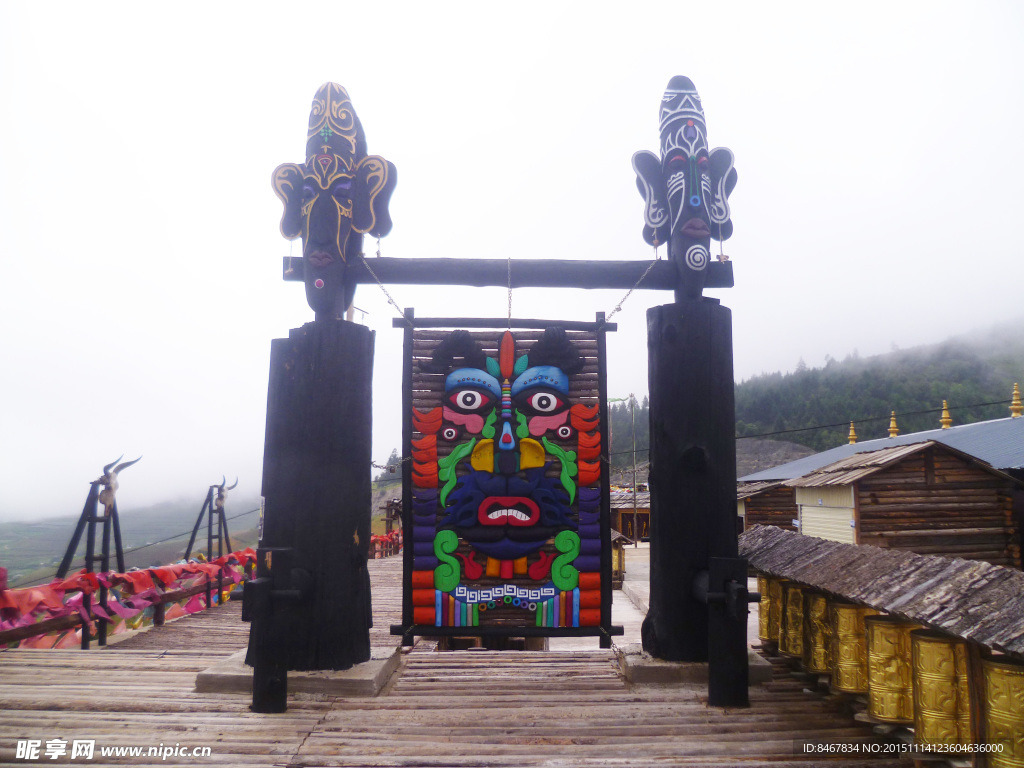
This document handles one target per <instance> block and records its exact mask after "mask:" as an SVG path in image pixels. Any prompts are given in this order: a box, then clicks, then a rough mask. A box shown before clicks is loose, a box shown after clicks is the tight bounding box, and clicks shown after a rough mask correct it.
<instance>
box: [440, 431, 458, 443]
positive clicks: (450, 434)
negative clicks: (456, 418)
mask: <svg viewBox="0 0 1024 768" xmlns="http://www.w3.org/2000/svg"><path fill="white" fill-rule="evenodd" d="M458 436H459V430H457V429H456V428H455V427H445V428H444V429H442V430H441V439H442V440H448V441H449V442H450V441H452V440H454V439H455V438H457V437H458Z"/></svg>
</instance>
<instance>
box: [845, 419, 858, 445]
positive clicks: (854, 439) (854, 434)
mask: <svg viewBox="0 0 1024 768" xmlns="http://www.w3.org/2000/svg"><path fill="white" fill-rule="evenodd" d="M847 437H848V438H849V440H850V445H853V444H854V443H856V442H857V432H856V430H854V428H853V422H852V421H851V422H850V434H849V435H848V436H847Z"/></svg>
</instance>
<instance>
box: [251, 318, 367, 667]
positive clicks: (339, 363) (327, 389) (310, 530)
mask: <svg viewBox="0 0 1024 768" xmlns="http://www.w3.org/2000/svg"><path fill="white" fill-rule="evenodd" d="M373 342H374V334H373V332H372V331H370V330H369V329H367V328H365V327H364V326H361V325H356V324H355V323H349V322H346V321H344V320H327V321H324V320H319V321H317V322H314V323H307V324H306V325H304V326H303V327H302V328H298V329H293V330H292V331H291V333H290V334H289V336H288V338H287V339H275V340H274V341H273V342H272V345H271V353H270V385H269V388H268V394H267V431H266V443H265V448H264V456H263V496H264V499H265V509H264V519H263V537H262V538H261V539H260V549H261V551H262V550H264V549H270V548H290V549H291V550H292V553H291V562H292V563H293V564H294V569H293V570H291V574H290V582H289V580H288V579H286V580H285V581H286V582H289V583H290V587H291V591H292V593H293V594H292V595H291V596H290V599H289V601H288V602H289V605H288V606H287V610H286V611H285V610H281V611H277V610H276V606H277V603H276V602H275V603H274V605H275V609H274V611H273V613H274V614H275V615H276V616H278V617H279V618H280V620H284V617H285V615H286V616H287V623H288V627H287V633H286V649H287V668H288V669H292V670H309V669H347V668H349V667H351V666H352V665H353V664H358V663H361V662H364V661H368V660H369V658H370V633H369V630H370V626H371V624H372V619H371V610H370V579H369V574H368V572H367V569H366V558H367V552H368V547H369V541H370V500H371V489H370V461H371V452H370V437H371V381H372V374H373ZM275 584H276V585H277V586H276V589H278V590H280V589H281V587H282V586H283V587H287V586H288V583H284V584H282V583H281V579H279V578H275ZM283 596H284V595H283V593H282V597H283ZM272 620H273V619H272ZM259 626H266V622H256V623H254V624H253V626H252V628H251V630H250V639H249V654H248V657H247V662H249V663H253V661H252V659H253V656H254V654H253V648H254V646H255V645H256V644H258V643H257V638H256V637H255V635H256V633H257V631H260V630H258V627H259Z"/></svg>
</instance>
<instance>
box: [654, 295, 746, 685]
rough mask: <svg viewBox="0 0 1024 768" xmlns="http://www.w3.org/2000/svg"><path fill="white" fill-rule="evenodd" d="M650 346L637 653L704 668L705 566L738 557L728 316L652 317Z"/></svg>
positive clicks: (708, 310) (717, 307) (697, 310)
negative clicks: (645, 544) (644, 550)
mask: <svg viewBox="0 0 1024 768" xmlns="http://www.w3.org/2000/svg"><path fill="white" fill-rule="evenodd" d="M647 344H648V375H649V385H650V398H651V399H650V419H651V453H650V456H651V469H650V490H651V535H650V539H651V599H650V609H649V610H648V613H647V617H646V619H644V623H643V629H642V636H643V647H644V650H645V651H647V652H648V653H649V654H650V655H651V656H654V657H656V658H659V659H665V660H667V661H707V660H708V658H709V653H708V647H709V642H708V630H709V607H708V604H707V603H706V602H705V601H706V595H707V586H706V585H707V578H708V575H707V572H708V571H709V568H710V566H711V558H735V557H736V554H737V543H736V441H735V429H736V424H735V421H736V420H735V396H734V389H733V387H734V384H733V368H732V314H731V312H730V311H729V309H728V308H726V307H723V306H722V305H721V304H719V303H718V301H717V300H714V299H708V298H703V299H698V300H694V301H684V302H680V303H677V304H668V305H665V306H660V307H653V308H651V309H649V310H647ZM744 581H745V580H744ZM701 584H703V585H704V587H703V593H702V592H701ZM716 587H717V585H715V586H713V587H712V589H715V590H716V591H717V589H716ZM743 611H744V612H745V611H746V605H745V603H744V606H743ZM744 626H745V616H744ZM740 637H741V638H742V640H741V642H742V644H743V645H742V649H741V653H742V658H743V664H744V665H745V663H746V655H745V634H744V635H740ZM745 672H746V668H745V666H744V675H743V678H744V680H743V684H744V689H743V690H744V696H745V692H746V680H745V678H746V674H745ZM713 674H714V672H713V671H712V675H713Z"/></svg>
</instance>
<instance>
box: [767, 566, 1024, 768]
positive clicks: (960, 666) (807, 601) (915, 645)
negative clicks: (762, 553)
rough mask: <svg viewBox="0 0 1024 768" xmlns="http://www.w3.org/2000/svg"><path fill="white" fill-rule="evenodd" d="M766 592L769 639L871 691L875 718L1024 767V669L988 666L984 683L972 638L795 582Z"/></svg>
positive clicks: (772, 584) (844, 683)
mask: <svg viewBox="0 0 1024 768" xmlns="http://www.w3.org/2000/svg"><path fill="white" fill-rule="evenodd" d="M758 586H759V588H760V592H761V604H760V613H759V627H758V635H759V636H760V638H761V640H762V641H763V642H767V643H775V644H777V645H778V650H779V653H781V654H783V655H786V656H792V657H795V658H798V659H800V661H801V665H802V666H803V668H804V669H805V670H806V671H808V672H811V673H815V674H827V675H830V685H831V687H832V689H833V690H834V691H839V692H843V693H852V694H864V695H866V696H867V700H868V714H869V715H870V716H871V717H872V718H873V719H875V720H878V721H880V722H885V723H896V724H901V725H912V726H913V728H914V740H915V742H916V743H918V744H927V745H942V746H944V747H948V746H950V745H972V744H975V743H981V744H987V745H989V747H988V749H990V750H992V751H990V752H989V753H988V754H987V757H988V760H989V763H988V764H989V765H990V766H999V767H1002V766H1013V767H1014V768H1024V663H1022V662H1019V661H1014V660H1011V659H1007V658H1000V659H998V660H993V659H989V660H982V661H981V664H980V667H981V670H982V676H983V678H984V679H983V680H982V681H980V682H981V684H980V685H975V681H974V679H973V677H972V665H971V663H970V658H969V656H970V654H969V648H968V643H967V642H966V641H965V640H962V639H960V638H957V637H955V636H952V635H948V634H946V633H944V632H938V631H935V630H931V629H925V628H923V627H922V626H921V625H919V624H914V623H912V622H909V621H905V620H903V619H900V618H897V617H896V616H887V615H881V614H880V613H879V612H878V611H875V610H872V609H871V608H867V607H865V606H862V605H856V604H854V603H850V602H846V601H843V600H838V599H835V598H833V597H829V596H827V595H825V594H824V593H822V592H817V591H815V590H813V589H811V588H809V587H804V586H802V585H800V584H797V583H795V582H791V581H788V580H786V579H778V578H774V577H770V576H764V575H759V576H758ZM975 692H977V695H978V696H979V697H980V699H981V701H980V705H981V706H978V704H979V702H972V695H973V694H974V693H975ZM972 704H974V706H973V707H972ZM976 714H980V716H981V718H980V719H981V722H980V723H979V726H980V727H978V728H977V729H972V726H973V725H974V724H973V723H972V717H973V716H976ZM1000 745H1001V747H1000ZM998 750H1001V751H998Z"/></svg>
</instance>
